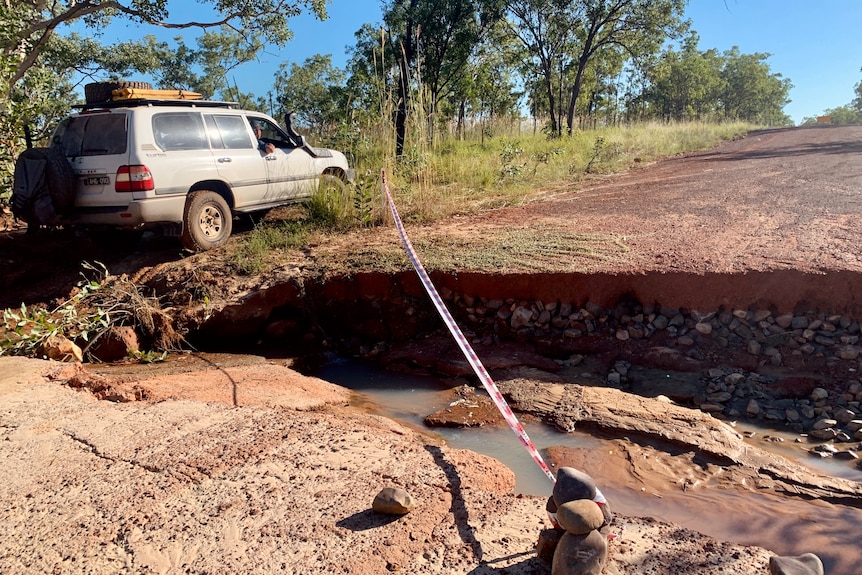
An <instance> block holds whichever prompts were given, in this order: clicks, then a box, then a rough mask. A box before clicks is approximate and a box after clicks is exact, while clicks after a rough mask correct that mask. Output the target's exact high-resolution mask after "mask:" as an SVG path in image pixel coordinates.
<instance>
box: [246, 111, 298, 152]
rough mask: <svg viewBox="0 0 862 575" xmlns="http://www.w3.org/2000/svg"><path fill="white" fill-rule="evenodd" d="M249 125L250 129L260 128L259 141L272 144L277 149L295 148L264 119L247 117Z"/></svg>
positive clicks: (279, 131)
mask: <svg viewBox="0 0 862 575" xmlns="http://www.w3.org/2000/svg"><path fill="white" fill-rule="evenodd" d="M248 120H249V123H250V124H251V125H252V128H254V127H255V126H257V127H258V128H260V131H261V134H260V139H261V140H263V141H265V142H272V143H273V144H274V145H275V146H276V147H277V148H294V147H296V146H295V145H294V144H293V143H292V142H290V140H289V138H287V137H286V136H285V134H284V131H282V130H281V128H279V127H278V126H276V125H275V124H273V123H272V122H270V121H269V120H267V119H266V118H258V117H254V116H249V119H248Z"/></svg>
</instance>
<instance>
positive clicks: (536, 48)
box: [506, 0, 574, 134]
mask: <svg viewBox="0 0 862 575" xmlns="http://www.w3.org/2000/svg"><path fill="white" fill-rule="evenodd" d="M572 5H573V3H572V2H571V1H570V0H507V1H506V11H507V15H508V20H507V22H508V23H509V26H510V30H511V32H512V34H513V35H514V36H515V37H516V38H518V40H520V42H521V43H522V44H523V46H524V47H525V49H526V50H525V52H524V57H523V62H522V63H523V66H524V69H525V70H527V72H528V74H529V78H528V80H527V83H528V84H529V83H531V80H532V79H535V80H538V81H539V85H541V86H542V88H543V89H544V100H545V102H544V103H545V105H546V108H545V110H546V111H547V113H548V117H549V118H550V126H549V130H550V131H551V133H554V134H559V132H560V126H561V124H562V118H561V116H562V114H561V110H560V109H559V107H558V103H559V101H560V100H561V99H562V86H563V75H564V72H565V70H564V69H565V68H566V67H567V62H570V61H571V55H570V51H569V50H568V47H569V46H570V44H571V42H572V41H573V39H574V35H573V29H572V26H571V24H572V21H571V8H572ZM555 78H556V82H555ZM532 101H533V102H534V104H535V106H534V107H536V108H538V107H539V106H538V104H539V102H540V100H539V98H538V97H537V95H534V96H533V98H532ZM536 111H538V110H536Z"/></svg>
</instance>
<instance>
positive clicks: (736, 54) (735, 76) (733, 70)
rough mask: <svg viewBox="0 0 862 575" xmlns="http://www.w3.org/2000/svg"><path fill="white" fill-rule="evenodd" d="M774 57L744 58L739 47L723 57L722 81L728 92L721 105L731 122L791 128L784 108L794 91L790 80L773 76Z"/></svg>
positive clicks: (764, 55)
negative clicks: (738, 121) (769, 62)
mask: <svg viewBox="0 0 862 575" xmlns="http://www.w3.org/2000/svg"><path fill="white" fill-rule="evenodd" d="M769 56H770V54H767V53H754V54H743V53H741V52H740V51H739V48H738V47H737V46H734V47H733V48H731V49H730V50H728V51H726V52H724V53H723V54H722V58H723V59H724V65H723V67H722V70H721V77H722V79H723V81H724V91H723V93H722V95H721V105H722V108H723V111H724V116H725V117H726V118H728V119H739V120H746V121H749V122H758V123H763V124H769V125H776V124H778V125H784V124H787V123H788V121H789V118H788V117H787V115H786V114H785V113H784V106H785V105H786V104H787V103H788V102H790V99H789V97H788V95H789V92H790V88H792V87H793V84H792V83H791V81H790V79H788V78H784V77H782V75H781V74H779V73H775V72H772V70H771V69H770V67H769V64H768V63H767V62H766V60H767V59H768V58H769Z"/></svg>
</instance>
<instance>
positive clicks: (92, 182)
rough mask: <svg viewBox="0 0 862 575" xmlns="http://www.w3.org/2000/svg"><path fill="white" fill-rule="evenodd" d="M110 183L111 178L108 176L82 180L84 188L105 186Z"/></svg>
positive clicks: (90, 177)
mask: <svg viewBox="0 0 862 575" xmlns="http://www.w3.org/2000/svg"><path fill="white" fill-rule="evenodd" d="M110 183H111V178H109V177H108V176H89V177H87V178H84V185H85V186H107V185H108V184H110Z"/></svg>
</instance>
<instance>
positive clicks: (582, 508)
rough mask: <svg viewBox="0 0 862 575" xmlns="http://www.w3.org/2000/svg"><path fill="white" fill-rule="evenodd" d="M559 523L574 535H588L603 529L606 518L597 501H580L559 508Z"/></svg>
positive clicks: (564, 504)
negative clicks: (595, 530)
mask: <svg viewBox="0 0 862 575" xmlns="http://www.w3.org/2000/svg"><path fill="white" fill-rule="evenodd" d="M557 521H558V522H559V523H560V526H561V527H562V528H563V529H565V530H566V531H567V532H569V533H571V534H572V535H586V534H587V533H589V532H590V531H593V530H594V529H598V528H599V527H601V526H602V524H603V523H604V522H605V516H604V514H603V513H602V510H601V509H600V508H599V506H598V505H597V504H596V502H595V501H591V500H589V499H578V500H576V501H568V502H566V503H563V504H562V505H560V506H559V508H558V509H557Z"/></svg>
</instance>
